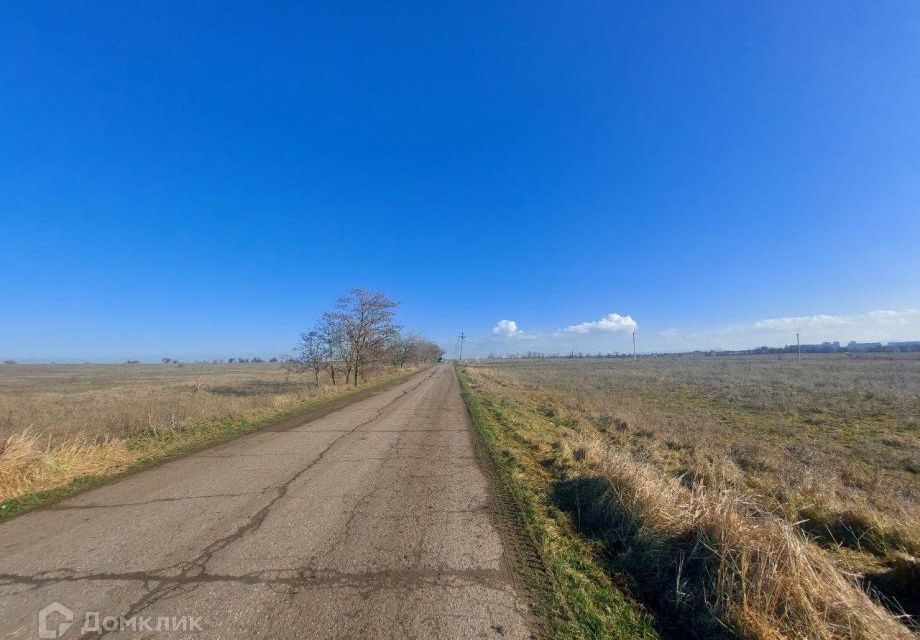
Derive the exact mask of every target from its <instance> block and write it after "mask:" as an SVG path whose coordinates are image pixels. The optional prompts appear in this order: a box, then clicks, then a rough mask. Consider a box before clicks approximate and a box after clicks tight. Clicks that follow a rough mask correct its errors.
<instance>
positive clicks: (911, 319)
mask: <svg viewBox="0 0 920 640" xmlns="http://www.w3.org/2000/svg"><path fill="white" fill-rule="evenodd" d="M796 332H799V333H801V339H802V343H803V344H812V343H819V342H824V341H831V342H832V341H835V340H836V341H839V342H841V343H842V344H846V343H847V342H849V341H850V340H855V341H857V342H890V341H899V340H917V339H918V338H920V309H904V310H900V311H894V310H891V309H876V310H874V311H866V312H865V313H855V314H848V315H845V314H835V315H832V314H815V315H809V316H782V317H777V318H766V319H764V320H757V321H756V322H751V323H748V324H732V325H728V326H723V327H712V328H699V329H690V330H686V331H671V330H668V331H662V332H659V334H658V336H659V339H660V341H661V344H660V345H655V348H660V349H662V350H682V349H749V348H752V347H757V346H762V345H764V346H771V347H781V346H784V345H788V344H795V334H796Z"/></svg>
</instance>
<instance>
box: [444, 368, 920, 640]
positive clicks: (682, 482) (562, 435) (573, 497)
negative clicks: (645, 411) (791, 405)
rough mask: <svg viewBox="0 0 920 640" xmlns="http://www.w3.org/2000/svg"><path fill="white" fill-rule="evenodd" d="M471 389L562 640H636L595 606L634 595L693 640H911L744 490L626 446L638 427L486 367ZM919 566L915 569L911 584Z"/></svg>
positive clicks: (469, 380)
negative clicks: (540, 563)
mask: <svg viewBox="0 0 920 640" xmlns="http://www.w3.org/2000/svg"><path fill="white" fill-rule="evenodd" d="M462 380H463V385H464V389H465V393H466V395H467V396H468V401H469V402H470V403H471V412H472V413H473V417H474V420H475V421H476V423H477V428H478V429H479V432H480V434H482V437H483V439H484V440H485V441H486V443H487V447H488V449H489V451H490V453H491V454H492V455H493V457H494V458H495V459H496V460H497V462H498V466H499V467H500V468H501V470H502V473H501V476H502V478H503V480H502V481H503V482H504V483H505V484H506V485H508V486H510V487H511V491H514V492H516V493H517V496H519V502H520V504H522V505H523V509H522V511H524V513H526V514H527V515H526V518H525V519H526V522H527V526H528V527H529V531H530V532H531V533H532V537H533V538H534V539H535V541H536V544H537V546H538V548H539V549H540V553H541V556H542V557H543V558H544V559H545V564H546V566H547V567H549V568H550V574H551V577H552V578H553V580H552V583H551V584H547V585H545V586H544V588H543V591H542V592H540V593H541V595H540V598H541V601H542V602H544V603H545V604H544V608H545V609H546V610H552V608H553V607H554V606H555V605H554V602H558V603H561V604H563V605H565V607H566V608H565V609H564V610H566V612H567V613H568V615H567V619H566V621H562V622H558V623H554V624H557V628H556V629H554V631H555V632H556V635H559V636H565V635H569V636H575V635H576V632H578V631H580V632H581V634H582V635H583V636H586V637H603V636H605V635H607V634H610V635H618V636H619V637H624V636H625V634H626V633H627V632H626V631H625V630H624V629H626V628H628V627H627V625H628V618H627V623H626V624H624V623H623V622H617V621H615V620H614V619H611V617H607V618H605V617H604V616H603V615H601V616H599V615H598V607H597V606H596V605H597V603H601V602H605V600H604V599H605V598H608V599H609V598H610V597H611V596H610V595H609V594H608V593H606V592H605V589H609V590H613V591H617V590H616V587H617V586H618V585H619V584H621V583H624V584H626V585H628V587H629V588H628V589H626V592H628V593H630V594H633V595H634V596H635V597H637V598H640V599H641V602H642V603H643V604H645V605H646V606H647V607H648V608H649V610H650V611H653V612H654V614H655V618H652V617H651V616H648V615H646V619H647V620H649V621H651V620H653V619H654V620H655V621H656V622H657V625H658V628H659V629H662V630H663V633H672V634H673V635H676V636H680V637H685V636H686V635H687V634H688V633H689V634H690V635H693V636H696V637H706V638H737V637H741V638H752V639H757V640H774V639H777V640H778V639H780V638H798V637H808V638H821V639H825V640H842V639H847V640H857V639H859V640H869V639H873V640H874V639H875V638H907V637H910V635H909V631H908V630H907V628H905V627H904V626H902V625H901V624H900V623H899V622H898V621H897V620H896V619H895V618H894V617H893V616H892V615H890V613H889V612H887V611H885V610H884V609H883V608H881V607H879V606H878V605H877V604H876V603H874V602H873V601H872V600H871V599H870V598H869V597H868V596H867V594H866V593H865V592H864V591H862V590H861V588H860V587H859V585H858V584H857V583H856V581H855V580H854V579H853V577H852V576H850V575H847V574H846V573H844V572H841V571H840V570H839V569H838V568H837V567H836V566H835V565H834V563H833V562H832V561H831V559H830V557H829V553H828V552H827V551H826V550H824V549H821V548H819V547H818V545H815V544H814V543H813V542H812V541H811V540H810V539H809V538H807V537H806V536H804V535H803V533H802V532H801V530H800V529H798V527H797V526H796V525H795V524H794V523H790V522H787V521H785V520H783V519H782V518H780V517H778V516H777V515H776V514H773V513H771V512H769V511H766V510H764V509H762V508H761V507H759V506H758V505H757V504H756V502H755V501H753V500H751V499H750V496H749V495H747V494H745V493H741V492H739V490H737V488H735V487H733V486H732V485H731V484H713V485H711V486H710V485H706V484H704V483H702V482H700V481H699V480H697V479H694V478H692V477H689V476H687V475H682V476H673V475H670V474H667V473H664V472H663V471H662V469H661V468H659V467H657V466H656V465H654V464H652V463H651V462H650V461H649V460H648V459H647V458H645V459H643V458H641V457H639V456H637V455H635V454H634V452H632V451H631V450H630V449H629V448H628V447H625V446H623V443H622V442H621V440H620V439H618V436H619V435H621V431H622V430H623V429H626V428H627V425H626V424H625V422H617V421H616V420H612V419H611V420H603V421H597V422H594V421H590V420H583V419H581V418H580V417H579V414H577V412H571V411H567V410H565V409H561V408H560V407H561V406H562V405H561V404H560V403H556V404H553V403H548V402H546V400H547V394H546V393H545V391H543V390H542V388H541V387H534V386H523V385H513V384H508V383H505V382H503V381H501V380H495V379H492V378H489V377H488V376H486V375H484V374H483V373H482V372H481V371H480V370H479V369H477V368H475V367H471V368H469V369H467V370H465V371H464V372H462ZM912 566H913V565H911V564H910V563H909V562H907V561H906V560H905V562H904V571H903V572H902V573H903V574H904V575H903V576H902V578H905V579H909V576H908V575H907V574H908V573H909V571H910V570H911V567H912ZM585 567H587V568H588V569H587V570H586V569H585ZM598 572H599V573H601V574H603V575H601V576H598V575H597V573H598ZM618 593H619V594H620V595H618V596H613V597H615V598H619V599H620V601H622V602H624V604H629V598H627V597H623V596H622V593H623V592H622V590H621V591H618ZM600 609H601V612H602V613H607V611H609V610H605V609H603V608H600ZM621 611H622V609H621ZM633 611H636V608H633ZM608 623H609V624H610V625H613V626H615V625H618V624H619V634H614V633H612V632H608V631H607V630H606V629H604V627H603V626H601V625H604V624H608ZM626 637H628V636H626Z"/></svg>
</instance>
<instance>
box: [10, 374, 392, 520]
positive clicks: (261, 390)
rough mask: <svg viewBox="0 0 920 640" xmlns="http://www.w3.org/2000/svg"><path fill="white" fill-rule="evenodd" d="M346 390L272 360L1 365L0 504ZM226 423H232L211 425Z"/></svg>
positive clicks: (108, 471)
mask: <svg viewBox="0 0 920 640" xmlns="http://www.w3.org/2000/svg"><path fill="white" fill-rule="evenodd" d="M388 372H390V370H388V369H386V368H378V369H376V370H372V371H369V372H368V374H369V377H371V376H377V377H379V376H381V375H383V374H385V373H388ZM346 388H347V387H345V386H343V385H341V384H340V385H339V386H338V388H337V389H336V388H333V387H332V385H331V384H330V383H329V382H328V381H327V380H325V379H321V380H320V386H319V387H317V385H316V384H315V382H314V381H313V379H312V375H308V374H291V373H288V372H286V371H285V370H284V369H282V367H281V366H280V365H276V364H241V365H210V364H209V365H184V366H177V365H176V364H168V365H2V366H0V504H2V503H4V502H5V501H9V500H12V499H16V498H20V497H22V496H27V495H29V494H32V493H34V492H38V491H46V490H49V489H55V488H58V487H62V486H64V485H67V484H68V483H69V482H71V481H73V480H74V479H77V478H82V477H87V476H106V475H109V474H111V473H113V472H117V471H119V470H122V469H125V468H127V467H128V466H130V465H131V464H133V463H135V462H137V461H139V460H142V459H145V458H149V457H150V456H152V455H157V454H162V453H163V452H166V451H168V450H173V449H177V448H179V447H182V446H185V445H187V444H188V443H189V442H191V441H202V442H204V441H207V440H208V439H212V438H214V437H221V436H222V435H225V434H226V432H227V430H228V429H230V430H233V429H237V428H240V425H242V423H243V421H248V422H250V423H251V422H253V421H257V420H259V419H261V418H265V417H268V416H271V415H274V414H276V413H279V412H282V411H284V410H287V409H292V408H294V407H297V406H300V405H302V403H303V402H304V401H306V400H309V399H311V398H316V397H318V396H321V395H328V394H330V393H333V392H335V391H342V390H344V389H346ZM228 420H229V421H231V424H229V425H228V429H221V428H214V427H215V425H218V426H220V424H221V422H222V421H228ZM0 515H3V514H2V513H0Z"/></svg>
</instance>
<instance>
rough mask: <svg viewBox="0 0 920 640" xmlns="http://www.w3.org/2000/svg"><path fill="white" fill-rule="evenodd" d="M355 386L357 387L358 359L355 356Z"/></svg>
mask: <svg viewBox="0 0 920 640" xmlns="http://www.w3.org/2000/svg"><path fill="white" fill-rule="evenodd" d="M355 388H356V389H357V388H358V359H357V358H355Z"/></svg>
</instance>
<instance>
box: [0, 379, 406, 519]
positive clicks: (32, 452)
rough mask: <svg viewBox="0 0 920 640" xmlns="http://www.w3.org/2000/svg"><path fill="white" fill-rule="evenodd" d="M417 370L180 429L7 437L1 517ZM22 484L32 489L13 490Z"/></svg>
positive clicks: (309, 414)
mask: <svg viewBox="0 0 920 640" xmlns="http://www.w3.org/2000/svg"><path fill="white" fill-rule="evenodd" d="M417 372H418V371H417V370H416V371H412V372H408V373H402V374H394V375H388V376H383V377H380V378H377V379H375V380H372V381H371V382H369V383H366V384H365V385H364V386H362V387H359V388H358V389H347V390H343V391H339V392H337V393H333V394H331V395H327V396H324V397H321V398H310V399H308V400H305V401H304V402H302V403H301V404H300V405H298V406H296V407H294V408H291V409H287V410H285V411H281V412H274V413H270V414H267V415H260V416H257V417H250V418H232V419H223V420H212V421H205V422H201V423H198V424H194V425H192V426H188V427H184V428H182V429H178V430H177V429H159V430H154V429H145V430H141V431H136V432H134V433H131V434H129V435H127V436H124V437H114V438H111V439H110V440H107V441H105V442H100V443H93V442H79V441H75V442H71V443H69V444H67V445H64V446H62V447H59V448H55V449H53V450H49V451H44V452H38V451H37V450H36V443H35V438H34V437H33V436H30V435H29V434H23V435H22V436H21V437H19V438H15V437H14V438H11V439H10V441H9V442H8V443H7V446H6V449H5V450H4V451H3V457H2V459H0V480H3V482H2V485H3V487H4V493H6V494H7V495H9V494H13V495H12V496H10V497H7V498H4V499H2V500H0V521H3V520H6V519H9V518H12V517H15V516H18V515H22V514H23V513H26V512H28V511H31V510H33V509H37V508H39V507H43V506H47V505H49V504H51V503H53V502H56V501H57V500H61V499H63V498H67V497H70V496H73V495H76V494H78V493H80V492H82V491H86V490H88V489H92V488H93V487H98V486H100V485H102V484H106V483H108V482H112V481H113V480H116V479H118V478H122V477H124V476H126V475H129V474H132V473H136V472H138V471H141V470H143V469H147V468H150V467H152V466H154V465H157V464H161V463H163V462H166V461H168V460H173V459H175V458H179V457H181V456H185V455H188V454H190V453H194V452H196V451H201V450H202V449H205V448H207V447H209V446H212V445H215V444H218V443H221V442H226V441H228V440H232V439H233V438H238V437H240V436H242V435H245V434H247V433H252V432H253V431H258V430H259V429H264V428H266V427H269V426H275V427H277V426H280V425H283V424H285V423H287V422H291V423H295V422H299V421H302V420H306V419H311V418H318V417H321V416H322V415H325V414H326V413H329V412H331V411H334V410H336V409H339V408H341V407H344V406H346V405H348V404H351V403H352V402H357V401H358V400H361V399H363V398H366V397H368V396H369V395H371V394H373V393H376V392H378V391H381V390H383V389H387V388H390V387H393V386H395V385H397V384H399V383H401V382H404V381H405V380H407V379H408V378H410V377H411V376H412V375H414V374H415V373H417ZM27 476H28V477H27ZM26 483H27V484H26ZM23 486H28V487H30V489H29V490H21V489H19V490H17V488H19V487H23ZM32 487H36V488H32Z"/></svg>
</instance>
